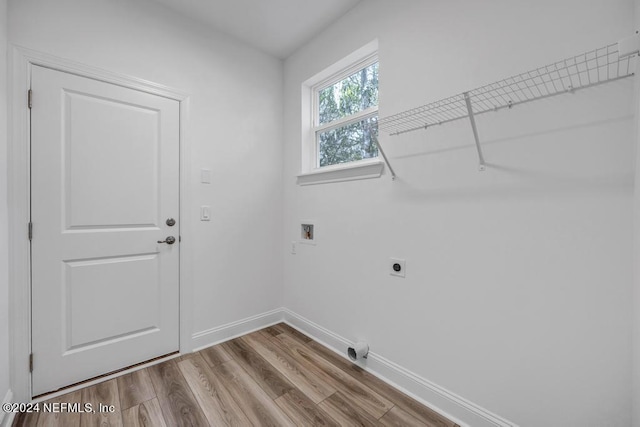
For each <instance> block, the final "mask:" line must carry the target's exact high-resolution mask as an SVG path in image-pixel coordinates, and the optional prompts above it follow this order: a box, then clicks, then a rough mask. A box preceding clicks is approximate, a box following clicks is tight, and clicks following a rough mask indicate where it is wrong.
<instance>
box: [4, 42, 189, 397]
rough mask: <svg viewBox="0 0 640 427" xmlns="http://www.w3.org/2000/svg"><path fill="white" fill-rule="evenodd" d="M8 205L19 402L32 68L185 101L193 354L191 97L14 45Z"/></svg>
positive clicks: (26, 380) (183, 197)
mask: <svg viewBox="0 0 640 427" xmlns="http://www.w3.org/2000/svg"><path fill="white" fill-rule="evenodd" d="M10 47H11V55H10V70H11V74H10V78H11V80H10V84H9V90H10V93H9V100H10V101H9V106H10V108H9V117H8V124H9V135H10V138H11V139H10V141H9V144H8V153H7V154H8V157H7V158H8V162H7V164H8V202H9V203H8V204H9V248H10V250H9V254H10V255H9V319H10V324H11V325H12V327H11V329H10V331H9V339H10V361H11V367H12V368H11V384H12V386H13V391H14V393H15V399H16V400H17V401H19V402H28V401H30V400H31V396H32V395H31V374H30V373H29V368H28V363H27V360H28V357H29V353H30V352H31V320H30V319H31V295H30V286H29V283H30V280H29V277H30V276H29V271H30V259H29V241H28V240H27V238H26V236H27V234H26V224H27V223H28V221H29V209H30V206H29V148H28V147H29V114H28V108H27V105H26V99H27V97H26V93H27V90H28V89H29V87H30V76H31V67H32V66H33V65H38V66H42V67H46V68H51V69H55V70H59V71H63V72H67V73H71V74H76V75H80V76H84V77H89V78H92V79H95V80H99V81H103V82H107V83H112V84H116V85H119V86H123V87H127V88H131V89H136V90H139V91H143V92H147V93H151V94H154V95H158V96H163V97H165V98H169V99H174V100H176V101H178V102H180V211H181V212H180V214H181V216H180V234H181V236H182V242H181V247H180V252H181V255H180V351H181V352H182V353H187V352H189V351H191V343H190V327H191V324H192V319H191V309H192V304H189V303H190V302H192V298H193V297H192V295H193V289H192V288H193V282H192V276H191V274H192V273H191V271H192V269H191V265H190V260H191V258H192V256H191V253H192V248H191V243H190V237H191V236H192V234H191V220H190V218H191V216H190V215H189V214H188V213H189V207H190V206H191V203H190V200H191V195H190V191H189V185H188V183H189V182H190V179H189V177H190V144H189V139H188V137H187V122H188V114H189V96H188V95H187V94H185V93H183V92H180V91H178V90H175V89H172V88H169V87H167V86H163V85H159V84H156V83H153V82H149V81H146V80H142V79H139V78H135V77H130V76H125V75H122V74H117V73H113V72H110V71H106V70H102V69H99V68H95V67H91V66H87V65H84V64H80V63H77V62H74V61H70V60H67V59H63V58H58V57H55V56H52V55H49V54H45V53H41V52H37V51H34V50H30V49H26V48H23V47H20V46H15V45H10Z"/></svg>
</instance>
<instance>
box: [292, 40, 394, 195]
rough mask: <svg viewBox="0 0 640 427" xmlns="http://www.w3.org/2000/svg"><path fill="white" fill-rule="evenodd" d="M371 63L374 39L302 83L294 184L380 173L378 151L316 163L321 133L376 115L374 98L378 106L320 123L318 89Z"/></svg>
mask: <svg viewBox="0 0 640 427" xmlns="http://www.w3.org/2000/svg"><path fill="white" fill-rule="evenodd" d="M375 63H378V64H379V63H380V61H379V57H378V41H377V40H374V41H372V42H370V43H368V44H367V45H365V46H363V47H362V48H360V49H358V50H356V51H355V52H353V53H351V54H350V55H348V56H346V57H345V58H343V59H342V60H340V61H338V62H336V63H335V64H333V65H331V66H329V67H327V68H326V69H325V70H323V71H321V72H320V73H318V74H316V75H315V76H314V77H312V78H310V79H309V80H307V81H305V82H304V83H303V84H302V147H301V164H302V167H301V173H300V174H299V175H298V184H300V185H308V184H317V183H323V182H337V181H347V180H354V179H366V178H378V177H380V176H381V175H382V171H383V169H384V162H383V161H382V160H381V154H380V151H379V150H378V156H376V157H371V158H367V159H362V160H354V161H350V162H343V163H337V164H334V165H327V166H322V167H321V166H320V146H319V136H320V133H321V132H326V131H330V130H332V129H337V128H341V127H344V126H349V125H351V124H353V123H357V122H360V121H363V120H365V119H367V118H370V117H376V116H379V99H378V105H376V106H374V107H369V108H366V109H365V110H362V111H358V112H357V113H354V114H351V115H349V116H347V117H342V118H340V119H336V120H333V121H331V122H329V123H324V124H322V125H320V123H319V121H320V111H319V107H320V102H319V98H320V92H321V91H322V90H324V89H326V88H327V87H330V86H332V85H334V84H336V83H338V82H340V81H342V80H344V79H346V78H347V77H349V76H351V75H353V74H354V73H356V72H358V71H360V70H362V69H363V68H367V67H369V66H371V65H373V64H375Z"/></svg>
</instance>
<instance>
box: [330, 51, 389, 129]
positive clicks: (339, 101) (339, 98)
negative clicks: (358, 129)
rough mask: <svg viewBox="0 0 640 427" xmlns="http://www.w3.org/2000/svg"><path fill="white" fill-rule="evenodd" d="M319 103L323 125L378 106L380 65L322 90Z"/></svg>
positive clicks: (373, 65) (361, 71)
mask: <svg viewBox="0 0 640 427" xmlns="http://www.w3.org/2000/svg"><path fill="white" fill-rule="evenodd" d="M318 102H319V106H318V112H319V123H320V124H321V125H322V124H325V123H329V122H331V121H333V120H336V119H340V118H343V117H347V116H350V115H351V114H354V113H357V112H358V111H362V110H365V109H367V108H369V107H374V106H376V105H378V63H377V62H376V63H375V64H371V65H369V66H368V67H367V68H363V69H362V70H360V71H358V72H357V73H355V74H353V75H351V76H349V77H347V78H346V79H344V80H342V81H339V82H338V83H335V84H333V85H331V86H329V87H328V88H326V89H323V90H321V91H320V92H319V93H318Z"/></svg>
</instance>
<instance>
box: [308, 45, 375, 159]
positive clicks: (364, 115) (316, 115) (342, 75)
mask: <svg viewBox="0 0 640 427" xmlns="http://www.w3.org/2000/svg"><path fill="white" fill-rule="evenodd" d="M376 63H378V64H379V61H378V52H377V50H376V52H373V53H371V54H369V55H367V56H365V57H364V58H362V59H360V60H359V61H358V62H356V63H353V64H351V65H349V66H347V67H346V68H343V69H342V70H341V71H339V72H338V73H334V74H331V75H330V76H329V77H327V78H326V79H324V80H322V81H320V82H319V83H317V84H315V85H314V86H312V87H311V90H312V94H311V103H312V105H311V113H312V119H311V120H312V121H311V131H312V133H313V139H314V150H313V152H314V162H313V163H314V169H324V168H327V167H335V166H338V165H349V164H354V163H358V162H363V161H366V160H372V159H377V158H378V157H379V156H380V153H379V152H378V155H377V156H376V157H371V158H369V159H362V160H352V161H350V162H343V163H336V164H333V165H327V166H320V134H321V133H322V132H327V131H331V130H334V129H339V128H342V127H346V126H349V125H352V124H354V123H358V122H361V121H363V120H366V119H368V118H371V117H377V116H378V107H379V104H380V102H379V100H378V104H377V105H376V106H375V107H369V108H366V109H364V110H362V111H358V112H357V113H353V114H351V115H349V116H346V117H342V118H339V119H336V120H333V121H330V122H328V123H324V124H320V92H322V91H323V90H325V89H326V88H328V87H331V86H333V85H334V84H336V83H338V82H341V81H342V80H344V79H346V78H347V77H350V76H352V75H353V74H355V73H357V72H359V71H361V70H363V69H365V68H367V67H370V66H371V65H373V64H376ZM378 90H379V88H378Z"/></svg>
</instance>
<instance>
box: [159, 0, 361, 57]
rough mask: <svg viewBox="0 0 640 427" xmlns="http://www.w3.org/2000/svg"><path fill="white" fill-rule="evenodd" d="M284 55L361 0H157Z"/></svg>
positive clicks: (257, 46)
mask: <svg viewBox="0 0 640 427" xmlns="http://www.w3.org/2000/svg"><path fill="white" fill-rule="evenodd" d="M156 1H157V2H159V3H162V4H164V5H165V6H167V7H169V8H171V9H173V10H175V11H176V12H178V13H180V14H181V15H184V16H187V17H190V18H192V19H195V20H198V21H200V22H203V23H205V24H207V25H209V26H211V27H213V28H215V29H217V30H218V31H222V32H224V33H227V34H229V35H231V36H233V37H235V38H237V39H240V40H242V41H244V42H245V43H248V44H250V45H252V46H254V47H256V48H258V49H260V50H262V51H264V52H266V53H269V54H271V55H273V56H275V57H277V58H281V59H284V58H286V57H287V56H289V55H291V54H292V53H293V52H295V51H296V49H298V48H299V47H301V46H302V45H304V44H305V43H307V42H308V41H309V40H311V39H312V38H313V37H314V36H316V35H317V34H319V33H320V32H322V30H324V29H325V28H327V27H328V26H329V25H331V23H333V22H334V21H335V20H336V19H338V18H339V17H340V16H342V15H344V14H345V13H346V12H348V11H349V10H351V9H352V8H353V7H354V6H355V5H356V4H358V3H359V2H360V1H361V0H156Z"/></svg>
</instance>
